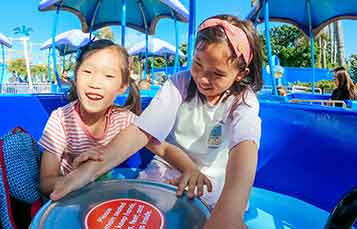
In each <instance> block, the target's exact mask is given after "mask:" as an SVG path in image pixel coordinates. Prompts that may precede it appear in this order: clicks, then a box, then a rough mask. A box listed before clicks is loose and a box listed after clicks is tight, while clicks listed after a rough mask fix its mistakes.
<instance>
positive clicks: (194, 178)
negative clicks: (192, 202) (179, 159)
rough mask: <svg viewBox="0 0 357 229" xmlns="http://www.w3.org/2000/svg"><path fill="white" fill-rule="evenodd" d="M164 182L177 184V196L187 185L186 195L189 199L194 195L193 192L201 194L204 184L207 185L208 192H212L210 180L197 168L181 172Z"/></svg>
mask: <svg viewBox="0 0 357 229" xmlns="http://www.w3.org/2000/svg"><path fill="white" fill-rule="evenodd" d="M165 182H166V183H168V184H171V185H175V186H177V191H176V195H177V196H181V195H182V193H183V191H184V190H185V188H186V187H188V190H187V191H188V197H189V198H191V199H192V198H194V197H195V194H196V195H197V196H202V195H203V188H204V186H207V191H208V192H212V183H211V181H210V180H209V179H208V177H207V176H206V175H204V174H203V173H201V171H199V170H198V169H195V170H190V171H186V172H183V174H182V175H181V176H179V177H176V178H174V179H168V180H166V181H165Z"/></svg>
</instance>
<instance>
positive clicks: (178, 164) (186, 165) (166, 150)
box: [146, 141, 212, 198]
mask: <svg viewBox="0 0 357 229" xmlns="http://www.w3.org/2000/svg"><path fill="white" fill-rule="evenodd" d="M146 147H147V148H148V149H150V150H151V151H152V152H154V153H155V154H156V155H158V156H160V157H161V158H163V159H164V160H165V161H167V162H168V163H169V164H170V165H172V166H173V167H175V168H176V169H177V170H179V171H180V172H182V175H181V176H180V177H177V178H175V179H172V180H169V183H170V184H172V185H175V186H177V192H176V194H177V195H178V196H181V195H182V193H183V191H184V190H185V188H186V186H188V196H189V197H190V198H193V197H194V196H195V189H196V188H197V194H198V195H199V196H201V195H203V186H204V185H206V186H207V190H208V191H209V192H211V191H212V183H211V182H210V180H209V179H208V178H207V177H206V176H205V175H204V174H203V173H201V171H200V170H199V169H198V168H197V166H196V164H195V163H194V162H193V161H192V159H191V158H190V157H189V156H188V155H187V154H186V153H185V152H184V151H183V150H182V149H181V148H180V147H178V146H175V145H173V144H170V143H167V142H162V143H161V144H160V143H157V142H154V141H151V142H150V143H149V144H148V145H147V146H146Z"/></svg>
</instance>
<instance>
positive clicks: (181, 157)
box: [163, 143, 197, 172]
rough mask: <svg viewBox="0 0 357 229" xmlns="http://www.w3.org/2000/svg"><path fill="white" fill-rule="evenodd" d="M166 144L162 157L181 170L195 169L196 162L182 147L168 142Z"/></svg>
mask: <svg viewBox="0 0 357 229" xmlns="http://www.w3.org/2000/svg"><path fill="white" fill-rule="evenodd" d="M167 144H168V145H167V147H166V150H165V154H164V156H163V159H165V160H166V161H167V162H169V163H170V164H171V165H172V166H174V167H175V168H176V169H177V170H179V171H181V172H185V171H188V172H190V171H193V170H195V169H197V166H196V164H195V163H194V162H193V161H192V159H191V158H190V157H189V156H188V155H187V154H186V153H185V152H184V151H183V150H182V149H180V148H179V147H178V146H175V145H172V144H169V143H167Z"/></svg>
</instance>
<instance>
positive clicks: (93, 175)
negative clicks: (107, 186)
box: [50, 125, 151, 200]
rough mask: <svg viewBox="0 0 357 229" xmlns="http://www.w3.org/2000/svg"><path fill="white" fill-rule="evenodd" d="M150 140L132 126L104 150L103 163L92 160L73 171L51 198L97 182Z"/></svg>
mask: <svg viewBox="0 0 357 229" xmlns="http://www.w3.org/2000/svg"><path fill="white" fill-rule="evenodd" d="M133 139H135V140H133ZM150 139H151V136H150V135H149V134H146V133H145V132H144V131H142V130H141V129H139V128H138V127H136V126H135V125H130V126H129V127H127V128H126V129H124V130H122V131H120V132H119V134H118V135H116V136H115V137H114V139H113V140H112V141H111V143H109V144H108V145H107V146H105V147H104V148H103V149H102V156H103V158H102V160H101V161H93V160H90V161H88V162H86V163H84V164H82V165H80V166H79V167H78V168H77V169H75V170H73V171H72V172H71V173H69V174H68V175H67V176H66V177H65V178H64V179H63V180H61V181H59V182H58V183H56V185H55V188H54V190H53V192H52V194H51V195H50V198H51V199H52V200H58V199H60V198H62V197H64V196H65V195H66V194H68V193H70V192H72V191H74V190H77V189H79V188H81V187H83V186H85V185H87V184H88V183H90V182H92V181H95V180H96V179H97V178H98V177H100V176H101V175H103V174H104V173H106V172H107V171H109V170H110V169H112V168H114V167H115V166H117V165H119V164H120V163H122V162H123V161H125V160H126V159H127V158H129V157H130V156H131V155H133V154H134V153H135V152H137V151H138V150H139V149H141V148H142V147H144V146H145V145H147V143H148V142H149V140H150Z"/></svg>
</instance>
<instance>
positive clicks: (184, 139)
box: [134, 71, 261, 177]
mask: <svg viewBox="0 0 357 229" xmlns="http://www.w3.org/2000/svg"><path fill="white" fill-rule="evenodd" d="M190 80H191V74H190V72H189V71H186V72H181V73H179V74H177V75H175V76H174V77H172V78H171V79H170V80H168V81H167V82H166V83H165V84H164V85H163V87H162V88H161V90H160V91H159V92H158V94H157V95H156V96H155V97H154V99H153V100H152V102H151V103H150V105H149V106H148V107H147V108H146V110H145V111H144V112H143V114H142V115H141V116H140V117H138V118H137V119H136V120H135V121H134V123H135V124H136V125H137V126H138V127H140V128H141V129H143V130H145V131H146V132H148V133H149V134H151V135H152V136H153V137H155V138H156V139H158V140H159V141H162V140H164V139H166V141H168V142H169V143H172V144H175V145H177V146H179V147H180V148H181V149H183V150H184V151H185V152H186V153H187V154H188V155H189V156H190V158H191V159H193V160H194V161H195V162H196V164H197V165H198V166H199V167H200V169H201V171H202V172H203V173H205V174H206V175H208V176H212V177H217V176H221V175H223V174H224V173H225V168H226V166H227V163H228V153H229V151H230V149H232V148H233V147H234V146H236V145H237V144H239V143H240V142H242V141H245V140H252V141H254V142H255V143H256V144H257V145H258V147H259V141H260V135H261V120H260V118H259V116H258V113H259V102H258V100H257V97H256V95H255V93H254V92H253V91H252V90H249V91H248V92H247V93H246V96H245V98H244V100H245V104H244V103H241V104H240V105H239V106H238V107H237V108H235V110H234V111H231V109H232V106H233V103H234V102H235V101H236V97H235V96H233V95H229V93H226V96H223V97H222V99H221V100H220V101H219V102H218V104H216V105H210V104H209V103H208V102H203V101H202V100H200V99H199V96H198V94H196V96H195V97H194V98H193V99H192V100H191V101H189V102H188V101H185V98H186V96H187V88H188V85H189V82H190ZM230 113H231V115H229V114H230Z"/></svg>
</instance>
